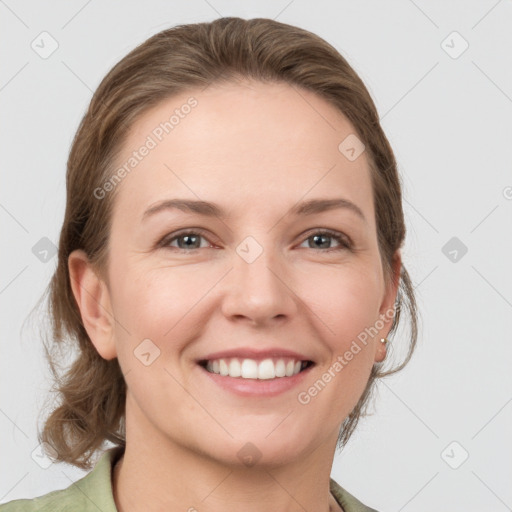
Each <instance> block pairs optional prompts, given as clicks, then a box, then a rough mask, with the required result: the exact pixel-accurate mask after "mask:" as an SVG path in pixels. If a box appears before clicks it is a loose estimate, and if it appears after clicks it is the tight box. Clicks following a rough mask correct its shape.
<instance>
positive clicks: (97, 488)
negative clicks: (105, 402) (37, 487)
mask: <svg viewBox="0 0 512 512" xmlns="http://www.w3.org/2000/svg"><path fill="white" fill-rule="evenodd" d="M122 451H123V448H122V447H118V446H116V447H114V448H110V449H109V450H107V451H106V452H105V453H103V455H102V456H101V458H100V459H99V460H98V462H97V463H96V465H95V466H94V469H93V470H92V471H91V472H89V473H88V474H87V475H85V476H84V477H82V478H81V479H80V480H77V481H76V482H73V483H72V484H71V485H70V486H69V487H67V488H66V489H60V490H57V491H51V492H49V493H48V494H44V495H43V496H39V497H37V498H32V499H17V500H13V501H9V502H8V503H4V504H1V505H0V512H32V511H34V512H35V511H38V512H50V511H51V512H65V511H69V510H80V511H84V512H88V511H94V512H97V511H98V510H101V511H102V512H116V511H117V509H116V506H115V502H114V497H113V493H112V479H111V478H112V477H111V475H112V465H113V463H114V462H115V461H116V460H117V458H118V456H120V454H121V453H122Z"/></svg>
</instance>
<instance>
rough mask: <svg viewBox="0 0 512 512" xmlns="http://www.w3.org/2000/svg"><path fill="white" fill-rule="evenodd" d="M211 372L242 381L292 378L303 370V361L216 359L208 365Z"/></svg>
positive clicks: (207, 367)
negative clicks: (239, 378) (238, 378)
mask: <svg viewBox="0 0 512 512" xmlns="http://www.w3.org/2000/svg"><path fill="white" fill-rule="evenodd" d="M206 369H207V370H208V371H209V372H213V373H219V374H220V375H223V376H229V377H241V378H242V379H273V378H275V377H291V376H292V375H296V374H297V373H299V372H300V371H301V369H302V361H298V360H296V359H288V360H285V359H275V360H274V359H270V358H269V359H263V360H262V361H256V360H254V359H238V358H236V357H233V358H229V359H214V360H213V361H208V362H207V363H206Z"/></svg>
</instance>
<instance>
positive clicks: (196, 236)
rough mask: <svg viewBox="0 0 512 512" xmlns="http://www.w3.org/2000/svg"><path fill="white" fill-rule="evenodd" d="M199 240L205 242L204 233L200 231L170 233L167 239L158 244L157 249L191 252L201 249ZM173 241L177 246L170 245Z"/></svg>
mask: <svg viewBox="0 0 512 512" xmlns="http://www.w3.org/2000/svg"><path fill="white" fill-rule="evenodd" d="M201 238H202V239H203V240H206V238H205V232H204V231H203V230H201V229H195V230H194V231H182V232H181V233H180V232H178V233H172V234H171V235H169V236H168V237H165V238H163V239H162V240H161V241H160V242H159V243H158V247H171V248H173V249H177V250H178V251H182V252H193V251H195V250H197V249H201V242H200V240H201ZM174 241H176V242H177V244H178V246H175V245H172V244H173V243H174ZM198 244H199V245H198ZM207 247H209V246H207ZM203 248H204V246H203Z"/></svg>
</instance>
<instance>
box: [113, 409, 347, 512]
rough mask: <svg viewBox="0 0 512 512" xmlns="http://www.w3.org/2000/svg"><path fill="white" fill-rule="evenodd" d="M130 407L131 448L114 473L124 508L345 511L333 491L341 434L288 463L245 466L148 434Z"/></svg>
mask: <svg viewBox="0 0 512 512" xmlns="http://www.w3.org/2000/svg"><path fill="white" fill-rule="evenodd" d="M128 409H129V407H128V402H127V410H126V413H127V414H126V449H125V452H124V454H123V455H122V456H121V458H120V459H119V460H118V461H117V464H116V465H115V467H114V471H113V475H112V485H113V491H114V500H115V503H116V507H117V510H118V512H139V511H144V512H153V511H157V510H186V511H190V512H194V511H198V510H200V511H201V512H221V511H222V512H235V511H237V512H238V511H239V510H244V511H246V512H263V511H267V510H269V509H270V510H276V511H280V512H299V511H300V512H303V511H304V510H317V511H325V512H328V511H329V512H339V511H343V509H342V508H341V507H340V505H339V504H338V503H337V502H336V500H335V499H334V497H333V496H332V494H331V493H330V490H329V477H330V471H331V466H332V460H333V457H334V445H335V441H336V439H334V445H333V443H332V442H330V443H329V445H321V446H318V447H316V448H314V449H313V450H312V451H311V452H310V453H309V454H308V455H306V456H304V457H301V458H300V459H295V460H293V461H291V462H288V463H285V464H273V465H272V466H270V465H267V466H259V465H254V466H252V467H245V466H243V465H240V464H239V463H238V464H237V463H236V462H235V461H233V462H232V463H230V462H229V461H227V463H226V462H225V463H221V462H219V460H218V459H217V458H214V457H211V456H209V455H208V454H207V453H199V452H198V451H197V450H192V449H190V448H188V447H186V446H184V445H183V444H180V443H177V442H172V441H171V440H170V439H169V437H164V436H163V435H162V433H161V431H159V430H157V429H154V430H153V431H152V432H151V433H150V434H149V435H148V431H147V429H146V428H144V429H140V428H133V426H132V422H131V421H130V420H131V419H132V418H130V416H129V414H128V413H129V411H128ZM131 412H134V413H135V412H136V411H131ZM139 419H140V418H137V420H139ZM133 425H138V426H139V427H140V425H141V422H139V421H134V422H133ZM145 426H148V427H149V425H145ZM330 441H332V440H330ZM331 445H332V446H331Z"/></svg>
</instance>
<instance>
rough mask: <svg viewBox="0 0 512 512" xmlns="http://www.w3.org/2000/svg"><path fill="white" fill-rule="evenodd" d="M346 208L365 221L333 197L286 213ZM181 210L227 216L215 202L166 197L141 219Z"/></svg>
mask: <svg viewBox="0 0 512 512" xmlns="http://www.w3.org/2000/svg"><path fill="white" fill-rule="evenodd" d="M340 208H343V209H347V210H349V211H352V212H353V213H355V214H356V215H357V216H358V217H360V218H361V219H362V220H363V221H365V222H366V217H365V216H364V213H363V212H362V210H361V208H359V206H357V205H356V204H354V203H352V202H351V201H349V200H348V199H343V198H335V199H310V200H308V201H303V202H301V203H298V204H296V205H295V206H293V207H292V208H291V209H290V210H289V211H288V213H287V214H288V215H296V216H298V215H314V214H317V213H322V212H326V211H330V210H335V209H340ZM174 209H176V210H181V211H183V212H187V213H189V212H191V213H197V214H199V215H204V216H207V217H218V218H220V219H225V218H227V217H228V214H227V212H226V211H225V210H224V209H223V208H221V207H220V206H219V205H217V204H215V203H210V202H208V201H198V200H191V199H166V200H164V201H160V202H158V203H156V204H154V205H153V206H151V207H149V208H148V209H147V210H146V211H145V212H144V214H143V216H142V221H144V220H145V219H147V218H148V217H150V216H152V215H155V214H156V213H159V212H161V211H164V210H174Z"/></svg>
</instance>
